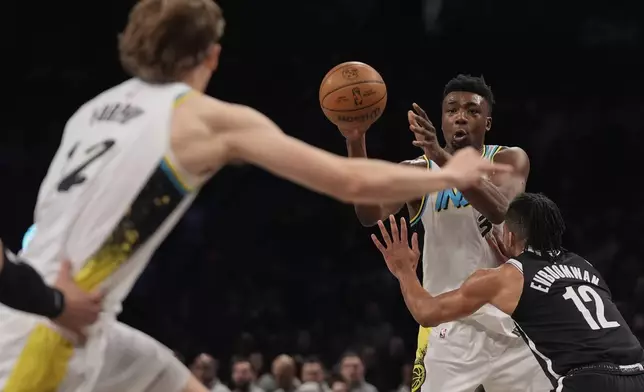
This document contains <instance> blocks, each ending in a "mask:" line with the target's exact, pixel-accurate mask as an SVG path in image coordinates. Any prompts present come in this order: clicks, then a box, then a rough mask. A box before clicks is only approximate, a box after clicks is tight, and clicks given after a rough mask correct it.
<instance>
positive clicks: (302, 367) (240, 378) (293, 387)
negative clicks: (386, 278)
mask: <svg viewBox="0 0 644 392" xmlns="http://www.w3.org/2000/svg"><path fill="white" fill-rule="evenodd" d="M177 355H179V354H177ZM180 358H181V357H180ZM181 359H182V358H181ZM219 365H220V362H219V361H218V360H217V359H215V358H213V357H212V356H211V355H209V354H205V353H202V354H199V355H198V356H197V357H196V358H195V359H194V360H193V361H192V362H191V363H189V368H190V371H191V372H192V373H193V374H194V375H195V377H196V378H197V379H198V380H200V381H201V382H202V383H203V384H204V385H206V387H208V388H210V390H211V391H212V392H378V391H385V389H383V388H385V385H384V384H383V385H381V386H380V389H378V387H376V386H375V385H374V384H371V383H370V382H368V381H367V380H366V377H367V376H368V375H367V374H366V373H367V369H366V367H365V364H364V362H363V360H362V358H361V356H360V355H359V354H358V353H355V352H346V353H344V354H343V355H342V356H341V357H340V359H339V360H338V363H337V364H335V365H334V366H333V367H332V368H326V367H325V365H324V364H323V363H322V361H321V360H320V359H318V358H317V357H314V356H309V357H302V356H300V355H296V356H293V357H292V356H289V355H286V354H281V355H279V356H277V357H276V358H275V359H274V360H273V361H272V363H271V366H270V367H265V366H264V365H265V364H264V356H263V355H262V354H261V353H260V352H253V353H251V354H250V355H249V356H247V357H241V356H237V357H233V358H232V360H231V363H230V372H229V374H223V372H221V371H220V366H219ZM400 370H401V371H400V372H399V373H400V374H399V377H397V378H398V379H399V381H398V384H397V387H396V388H394V389H391V391H394V390H395V391H397V392H410V390H411V389H410V388H411V370H412V369H411V365H409V364H406V365H403V366H402V367H401V368H400ZM386 373H391V372H386ZM372 376H374V374H372ZM390 376H391V374H390V375H389V380H387V381H389V382H393V381H395V378H391V377H390ZM380 381H384V380H382V379H381V380H380Z"/></svg>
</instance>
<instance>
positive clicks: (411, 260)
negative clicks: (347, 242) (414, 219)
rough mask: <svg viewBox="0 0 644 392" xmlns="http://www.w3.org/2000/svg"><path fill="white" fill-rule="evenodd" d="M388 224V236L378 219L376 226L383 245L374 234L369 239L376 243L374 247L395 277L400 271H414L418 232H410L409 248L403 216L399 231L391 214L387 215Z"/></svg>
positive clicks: (416, 260) (416, 261)
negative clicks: (389, 229) (389, 231)
mask: <svg viewBox="0 0 644 392" xmlns="http://www.w3.org/2000/svg"><path fill="white" fill-rule="evenodd" d="M389 225H390V226H391V236H389V233H388V232H387V229H386V228H385V225H384V223H382V221H381V220H379V221H378V227H379V228H380V233H381V234H382V240H383V241H384V243H385V244H384V245H383V244H382V242H380V240H378V237H377V236H376V235H375V234H372V235H371V239H372V240H373V243H374V244H375V245H376V248H378V250H379V251H380V253H382V257H383V258H384V259H385V263H387V267H388V268H389V271H391V273H392V274H394V276H396V277H398V274H399V273H400V272H401V271H405V270H411V271H416V267H417V266H418V259H419V258H420V251H419V250H418V234H417V233H414V234H412V236H411V248H410V247H409V241H408V240H407V224H406V223H405V218H401V219H400V232H399V231H398V225H396V218H394V216H393V215H389Z"/></svg>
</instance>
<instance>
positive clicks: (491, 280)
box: [372, 216, 523, 327]
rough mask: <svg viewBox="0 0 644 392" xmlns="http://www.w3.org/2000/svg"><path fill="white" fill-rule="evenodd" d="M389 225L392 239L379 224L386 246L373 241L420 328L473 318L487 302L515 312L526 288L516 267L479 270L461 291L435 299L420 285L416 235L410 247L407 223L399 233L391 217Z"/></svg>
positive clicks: (510, 312)
mask: <svg viewBox="0 0 644 392" xmlns="http://www.w3.org/2000/svg"><path fill="white" fill-rule="evenodd" d="M389 222H390V226H391V236H390V235H389V233H388V232H387V229H386V228H385V226H384V224H383V223H382V221H379V222H378V226H379V227H380V232H381V234H382V237H383V242H384V245H383V243H382V242H380V241H379V240H378V238H377V237H376V236H375V235H372V239H373V242H374V244H375V245H376V247H377V248H378V250H380V253H382V255H383V257H384V259H385V262H386V263H387V267H388V268H389V271H391V273H392V274H393V275H394V276H395V277H396V278H398V281H399V283H400V290H401V292H402V294H403V298H404V299H405V304H406V305H407V308H408V309H409V311H410V312H411V314H412V316H413V317H414V319H415V320H416V321H417V322H418V323H419V324H420V325H422V326H423V327H433V326H436V325H439V324H442V323H445V322H448V321H453V320H457V319H460V318H463V317H466V316H469V315H471V314H472V313H474V312H476V311H477V310H478V309H480V308H481V307H482V306H483V305H485V304H487V303H490V304H492V305H494V306H496V307H497V308H499V309H500V310H501V311H503V312H505V313H507V314H510V315H511V314H512V313H513V312H514V309H515V308H516V305H517V304H518V301H519V298H520V296H521V290H522V287H523V275H522V274H521V272H519V271H518V270H517V269H516V268H515V267H514V266H512V265H509V264H505V265H503V266H501V267H499V268H494V269H482V270H478V271H476V272H474V273H473V274H472V275H471V276H470V277H469V278H468V279H467V280H466V281H465V282H464V283H463V285H462V286H461V287H460V288H458V289H456V290H453V291H449V292H447V293H444V294H440V295H437V296H435V297H434V296H432V295H431V294H429V293H428V292H427V291H426V290H425V289H424V288H423V287H422V286H421V284H420V282H419V281H418V277H417V276H416V265H417V264H418V257H419V256H420V251H419V250H418V241H417V236H416V233H414V234H413V236H412V246H411V247H410V246H409V243H408V241H407V225H406V223H405V220H404V219H401V221H400V226H401V229H400V234H399V232H398V226H397V225H396V221H395V218H394V217H393V216H390V217H389Z"/></svg>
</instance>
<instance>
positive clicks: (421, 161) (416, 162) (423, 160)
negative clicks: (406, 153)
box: [400, 155, 430, 168]
mask: <svg viewBox="0 0 644 392" xmlns="http://www.w3.org/2000/svg"><path fill="white" fill-rule="evenodd" d="M400 164H401V165H408V166H417V167H425V168H429V167H430V166H429V159H427V157H425V156H424V155H421V156H419V157H418V158H415V159H408V160H406V161H402V162H400Z"/></svg>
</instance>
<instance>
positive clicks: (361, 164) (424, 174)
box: [347, 158, 455, 205]
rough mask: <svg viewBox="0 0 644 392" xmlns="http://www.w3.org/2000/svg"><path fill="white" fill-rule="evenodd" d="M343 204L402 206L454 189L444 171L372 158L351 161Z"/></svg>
mask: <svg viewBox="0 0 644 392" xmlns="http://www.w3.org/2000/svg"><path fill="white" fill-rule="evenodd" d="M348 166H349V167H348V169H349V172H348V173H347V174H348V176H349V178H350V179H351V180H350V181H349V182H350V183H349V184H348V186H349V187H350V189H348V190H347V193H348V195H347V196H348V197H347V201H349V202H352V203H359V204H393V203H400V204H401V205H402V204H404V203H405V202H406V201H407V200H416V199H419V198H420V197H422V196H423V195H425V194H427V193H432V192H437V191H439V190H441V189H445V188H451V187H454V186H455V182H454V177H452V175H451V174H450V173H448V172H447V171H446V170H443V171H436V172H431V171H427V170H424V169H422V168H418V167H413V166H402V165H395V164H392V163H390V162H385V161H380V160H376V159H368V160H367V159H360V158H356V159H351V160H350V161H349V162H348Z"/></svg>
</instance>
